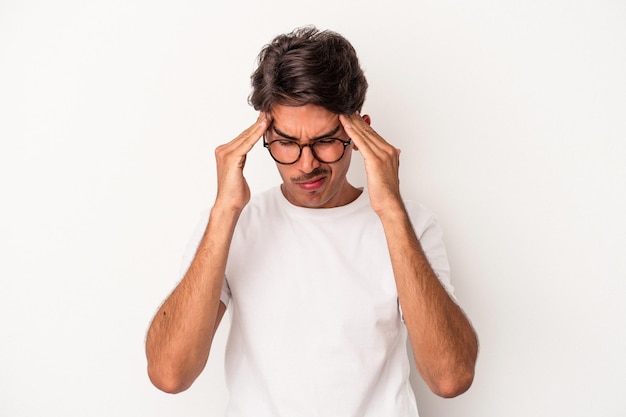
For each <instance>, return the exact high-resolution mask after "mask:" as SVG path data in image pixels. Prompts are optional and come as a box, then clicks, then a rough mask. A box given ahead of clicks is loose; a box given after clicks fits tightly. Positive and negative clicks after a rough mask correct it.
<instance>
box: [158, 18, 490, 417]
mask: <svg viewBox="0 0 626 417" xmlns="http://www.w3.org/2000/svg"><path fill="white" fill-rule="evenodd" d="M252 87H253V91H252V94H251V96H250V102H251V104H252V105H253V106H254V108H255V109H256V110H259V112H260V114H259V117H258V119H257V121H256V122H255V123H254V124H253V125H252V126H250V127H249V128H248V129H246V130H245V131H244V132H243V133H241V135H239V136H238V137H237V138H235V139H234V140H233V141H231V142H229V143H227V144H225V145H222V146H219V147H218V148H217V149H216V152H215V154H216V160H217V181H218V188H217V196H216V199H215V203H214V205H213V207H212V209H211V212H210V215H209V219H208V222H207V224H206V227H205V228H204V225H203V230H204V233H203V235H202V238H201V239H200V242H199V243H198V245H197V250H196V252H195V254H194V255H193V260H192V261H191V263H190V265H189V268H188V270H187V272H186V274H185V276H184V277H183V279H182V281H181V282H180V283H179V284H178V286H177V287H176V288H175V290H174V291H173V292H172V294H171V295H170V296H169V297H168V298H167V300H166V301H165V302H164V303H163V305H162V306H161V308H160V309H159V311H158V312H157V314H156V315H155V317H154V320H153V322H152V324H151V326H150V329H149V331H148V337H147V341H146V352H147V357H148V373H149V376H150V378H151V380H152V382H153V383H154V384H155V385H156V386H157V387H158V388H160V389H161V390H163V391H166V392H171V393H176V392H181V391H183V390H185V389H187V388H188V387H189V386H191V384H192V383H193V381H194V380H195V379H196V377H197V376H198V375H199V374H200V373H201V372H202V370H203V368H204V366H205V363H206V361H207V359H208V356H209V351H210V348H211V342H212V339H213V336H214V334H215V331H216V329H217V327H218V326H219V323H220V321H221V319H222V316H223V314H224V312H225V311H226V308H227V306H228V309H229V311H230V313H231V328H230V334H229V339H228V345H227V352H226V377H227V384H228V388H229V390H230V394H231V395H230V397H231V399H230V402H229V405H228V411H227V415H228V416H290V417H291V416H309V415H311V416H325V417H330V416H376V417H381V416H385V417H388V416H417V408H416V405H415V399H414V396H413V392H412V390H411V387H410V385H409V381H408V377H409V360H408V355H407V352H406V335H407V334H408V336H409V340H410V342H411V346H412V348H413V349H412V350H413V354H414V357H415V363H416V365H417V368H418V370H419V372H420V374H421V376H422V377H423V378H424V380H425V381H426V382H427V384H428V385H429V387H430V388H431V389H432V390H433V392H435V393H436V394H438V395H440V396H443V397H453V396H456V395H459V394H461V393H463V392H464V391H466V390H467V389H468V388H469V386H470V385H471V383H472V380H473V376H474V365H475V361H476V356H477V350H478V344H477V338H476V335H475V333H474V331H473V329H472V326H471V325H470V323H469V321H468V320H467V318H466V317H465V315H464V313H463V312H462V310H461V309H460V308H459V307H458V306H457V304H456V303H455V301H454V299H453V298H452V296H451V295H450V292H451V286H450V284H449V279H448V262H447V257H446V253H445V248H444V245H443V242H442V240H441V229H440V228H439V226H438V225H437V223H436V222H435V220H434V218H433V216H432V214H430V213H429V212H428V211H427V210H426V209H425V208H424V207H423V206H421V205H418V204H412V205H410V204H408V203H405V202H404V201H403V200H402V198H401V196H400V186H399V178H398V167H399V162H400V151H399V150H398V149H396V148H395V147H393V146H392V145H390V144H389V143H387V142H386V141H385V140H384V139H383V138H382V137H380V136H379V135H378V134H377V133H376V132H375V131H374V130H373V129H372V128H371V127H370V121H371V119H370V117H369V116H367V115H364V116H361V115H360V114H359V112H360V110H361V107H362V105H363V103H364V100H365V93H366V90H367V81H366V79H365V76H364V75H363V71H362V69H361V68H360V65H359V63H358V59H357V56H356V53H355V51H354V49H353V47H352V46H351V45H350V43H348V41H347V40H345V39H344V38H343V37H342V36H341V35H339V34H337V33H334V32H330V31H324V32H320V31H318V30H317V29H316V28H314V27H304V28H299V29H296V30H294V31H293V32H291V33H288V34H284V35H279V36H277V37H276V38H275V39H274V40H273V41H272V42H271V43H270V44H269V45H266V47H265V48H264V49H263V50H262V51H261V53H260V55H259V66H258V68H257V69H256V71H255V72H254V74H253V75H252ZM261 137H262V138H263V141H264V142H263V143H264V146H266V147H267V148H268V150H269V153H270V155H271V157H272V158H273V159H274V160H275V162H276V166H277V168H278V171H279V173H280V175H281V178H282V184H281V185H280V186H277V187H275V188H272V189H270V190H267V191H265V192H263V193H260V194H258V195H255V196H254V197H252V198H251V193H250V189H249V187H248V185H247V183H246V180H245V177H244V175H243V170H244V165H245V161H246V155H247V153H248V152H249V151H250V149H251V148H252V146H253V145H254V144H255V143H256V142H257V141H259V140H260V138H261ZM353 151H358V152H360V154H361V156H362V157H363V160H364V166H365V170H366V178H367V187H366V188H357V187H354V186H353V185H352V184H350V183H349V182H348V180H347V178H346V174H347V172H348V168H349V166H350V160H351V157H352V152H353Z"/></svg>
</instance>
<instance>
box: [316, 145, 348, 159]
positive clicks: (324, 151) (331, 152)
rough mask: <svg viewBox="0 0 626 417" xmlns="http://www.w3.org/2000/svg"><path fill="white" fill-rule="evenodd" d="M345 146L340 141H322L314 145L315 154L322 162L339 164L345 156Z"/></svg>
mask: <svg viewBox="0 0 626 417" xmlns="http://www.w3.org/2000/svg"><path fill="white" fill-rule="evenodd" d="M344 149H345V146H344V145H343V142H342V141H340V140H339V139H322V140H318V141H317V142H315V143H314V144H313V152H314V153H315V155H316V156H317V159H318V160H320V161H321V162H325V163H332V162H337V161H338V160H340V159H341V157H342V156H343V150H344Z"/></svg>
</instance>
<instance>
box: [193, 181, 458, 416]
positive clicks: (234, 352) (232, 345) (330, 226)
mask: <svg viewBox="0 0 626 417" xmlns="http://www.w3.org/2000/svg"><path fill="white" fill-rule="evenodd" d="M405 203H406V206H407V210H408V212H409V215H410V216H411V221H412V224H413V227H414V229H415V231H416V234H417V236H418V238H419V239H420V243H421V245H422V248H423V250H424V252H425V254H426V256H427V257H428V259H429V262H430V263H431V266H432V267H433V269H434V270H435V272H436V274H437V276H438V277H439V279H440V280H441V282H442V284H443V286H444V287H445V288H446V290H447V291H448V292H449V293H450V294H452V287H451V285H450V281H449V267H448V260H447V256H446V251H445V247H444V245H443V241H442V232H441V229H440V227H439V226H438V224H437V223H436V222H435V219H434V217H433V215H432V213H431V212H429V211H428V210H427V209H426V208H425V207H424V206H422V205H419V204H411V203H410V202H405ZM201 226H202V227H201V228H200V229H201V230H200V231H199V232H198V233H197V241H199V239H200V237H201V234H202V232H203V231H204V227H205V226H206V219H205V221H204V222H203V224H202V225H201ZM198 235H199V236H200V237H198ZM196 247H197V243H196ZM192 256H193V253H191V254H190V255H188V263H189V262H190V261H191V257H192ZM221 299H222V301H223V302H224V303H225V304H226V305H227V306H228V311H229V312H230V314H231V328H230V333H229V338H228V343H227V348H226V364H225V371H226V379H227V386H228V389H229V392H230V402H229V405H228V409H227V416H228V417H265V416H268V417H269V416H272V417H279V416H281V417H282V416H284V417H299V416H303V417H304V416H319V417H334V416H337V417H339V416H340V417H349V416H355V417H356V416H360V417H369V416H371V417H392V416H393V417H415V416H417V415H418V413H417V408H416V404H415V398H414V395H413V391H412V388H411V386H410V384H409V371H410V368H409V360H408V355H407V351H406V337H407V335H406V329H405V327H404V324H403V322H402V320H401V313H400V309H399V304H398V295H397V289H396V284H395V280H394V277H393V273H392V268H391V262H390V258H389V252H388V248H387V243H386V239H385V235H384V231H383V228H382V224H381V222H380V220H379V218H378V216H377V215H376V213H375V212H374V211H373V210H372V208H371V206H370V202H369V196H368V194H367V191H363V193H362V194H361V196H359V198H357V199H356V200H355V201H354V202H352V203H350V204H348V205H346V206H341V207H336V208H330V209H309V208H302V207H297V206H294V205H292V204H291V203H289V202H288V201H287V200H286V199H285V198H284V196H283V194H282V192H281V191H280V187H274V188H272V189H270V190H267V191H265V192H264V193H261V194H259V195H256V196H254V197H253V198H252V199H251V201H250V203H249V204H248V205H247V206H246V207H245V208H244V210H243V212H242V213H241V216H240V218H239V221H238V223H237V227H236V229H235V233H234V236H233V241H232V244H231V249H230V253H229V258H228V263H227V267H226V277H225V281H224V286H223V290H222V297H221Z"/></svg>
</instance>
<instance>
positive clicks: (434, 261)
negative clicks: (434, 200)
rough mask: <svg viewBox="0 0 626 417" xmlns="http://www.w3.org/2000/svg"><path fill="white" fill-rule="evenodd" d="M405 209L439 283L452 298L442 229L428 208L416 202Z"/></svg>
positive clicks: (452, 289) (452, 290)
mask: <svg viewBox="0 0 626 417" xmlns="http://www.w3.org/2000/svg"><path fill="white" fill-rule="evenodd" d="M407 210H408V211H409V216H410V217H411V222H412V223H413V228H414V230H415V234H416V235H417V237H418V239H419V241H420V244H421V246H422V250H423V251H424V254H425V255H426V258H427V259H428V262H429V263H430V266H431V268H432V269H433V271H434V272H435V274H436V275H437V277H438V278H439V281H440V282H441V285H442V286H443V287H444V288H445V290H446V291H447V292H448V294H450V296H451V297H453V298H454V287H453V286H452V283H451V281H450V264H449V262H448V254H447V252H446V247H445V244H444V241H443V229H442V228H441V226H440V224H439V222H438V221H437V218H436V217H435V215H434V214H433V213H432V211H430V209H428V208H426V207H425V206H423V205H421V204H417V203H413V204H408V207H407Z"/></svg>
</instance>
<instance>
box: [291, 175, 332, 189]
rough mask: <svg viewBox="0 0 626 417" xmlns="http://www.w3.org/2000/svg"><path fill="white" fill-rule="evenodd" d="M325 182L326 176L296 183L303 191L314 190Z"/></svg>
mask: <svg viewBox="0 0 626 417" xmlns="http://www.w3.org/2000/svg"><path fill="white" fill-rule="evenodd" d="M325 182H326V177H317V178H313V179H310V180H307V181H302V182H298V183H296V184H297V185H298V187H300V188H302V189H303V190H305V191H315V190H318V189H319V188H321V187H322V185H324V183H325Z"/></svg>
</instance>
